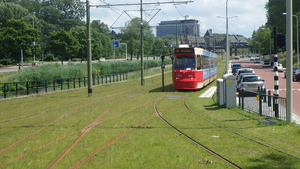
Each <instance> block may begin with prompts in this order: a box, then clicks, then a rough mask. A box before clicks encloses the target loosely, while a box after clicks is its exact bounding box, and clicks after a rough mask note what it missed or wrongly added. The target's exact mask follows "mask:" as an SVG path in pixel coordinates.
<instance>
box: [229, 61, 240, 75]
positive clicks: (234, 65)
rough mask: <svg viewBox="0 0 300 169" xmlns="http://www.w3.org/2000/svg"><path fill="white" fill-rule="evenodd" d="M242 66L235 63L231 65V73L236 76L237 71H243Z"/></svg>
mask: <svg viewBox="0 0 300 169" xmlns="http://www.w3.org/2000/svg"><path fill="white" fill-rule="evenodd" d="M241 68H242V65H241V64H240V63H233V64H232V65H231V73H232V74H235V72H236V70H238V69H241Z"/></svg>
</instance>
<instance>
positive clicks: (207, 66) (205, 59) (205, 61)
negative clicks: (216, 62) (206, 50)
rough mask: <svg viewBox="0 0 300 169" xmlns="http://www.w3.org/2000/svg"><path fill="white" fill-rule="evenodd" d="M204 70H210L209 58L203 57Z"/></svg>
mask: <svg viewBox="0 0 300 169" xmlns="http://www.w3.org/2000/svg"><path fill="white" fill-rule="evenodd" d="M202 63H203V69H207V68H209V57H208V56H202Z"/></svg>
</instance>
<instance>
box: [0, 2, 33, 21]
mask: <svg viewBox="0 0 300 169" xmlns="http://www.w3.org/2000/svg"><path fill="white" fill-rule="evenodd" d="M28 14H29V12H28V10H27V9H26V8H23V7H22V6H20V5H17V4H13V3H0V27H6V26H7V21H8V20H9V19H20V18H22V17H24V16H27V15H28Z"/></svg>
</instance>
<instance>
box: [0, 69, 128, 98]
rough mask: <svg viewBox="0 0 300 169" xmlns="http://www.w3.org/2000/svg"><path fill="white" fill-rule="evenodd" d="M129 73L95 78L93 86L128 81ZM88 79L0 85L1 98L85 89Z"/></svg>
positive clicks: (48, 80) (79, 78) (77, 78)
mask: <svg viewBox="0 0 300 169" xmlns="http://www.w3.org/2000/svg"><path fill="white" fill-rule="evenodd" d="M127 78H128V74H127V73H118V74H108V75H99V76H93V79H92V81H93V85H100V84H107V83H114V82H119V81H124V80H127ZM86 85H87V77H76V78H64V79H47V80H36V81H24V82H8V83H0V98H9V97H16V96H22V95H30V94H38V93H47V92H50V91H56V90H66V89H72V88H73V89H75V88H80V87H85V86H86Z"/></svg>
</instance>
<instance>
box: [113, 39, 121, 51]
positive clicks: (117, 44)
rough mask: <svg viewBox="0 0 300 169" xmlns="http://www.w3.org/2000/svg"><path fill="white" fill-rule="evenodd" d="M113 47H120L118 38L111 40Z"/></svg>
mask: <svg viewBox="0 0 300 169" xmlns="http://www.w3.org/2000/svg"><path fill="white" fill-rule="evenodd" d="M113 48H114V49H116V48H120V41H119V40H113Z"/></svg>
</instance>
